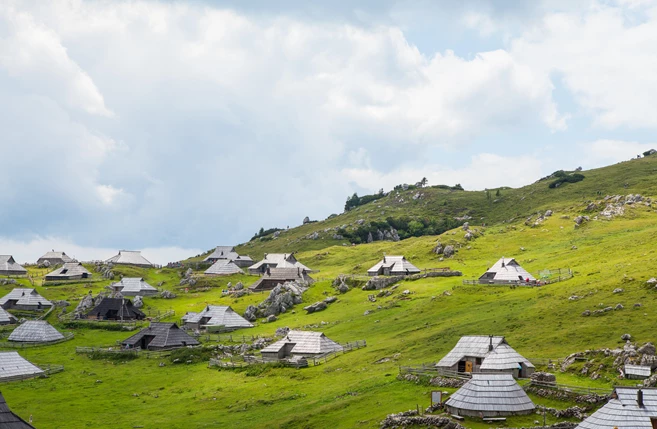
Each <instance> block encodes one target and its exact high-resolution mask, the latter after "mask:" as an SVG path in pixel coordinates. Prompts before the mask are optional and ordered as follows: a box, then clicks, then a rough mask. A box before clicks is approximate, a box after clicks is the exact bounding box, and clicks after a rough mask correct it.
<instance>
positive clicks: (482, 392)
mask: <svg viewBox="0 0 657 429" xmlns="http://www.w3.org/2000/svg"><path fill="white" fill-rule="evenodd" d="M445 406H446V407H452V408H455V409H457V410H464V411H470V412H481V413H483V414H484V416H486V415H487V414H488V415H490V414H494V413H500V412H502V413H526V412H531V411H533V410H534V409H535V408H536V406H535V405H534V403H533V402H532V400H531V399H529V396H527V393H525V391H524V390H523V389H522V387H520V385H519V384H518V383H517V382H516V380H514V378H513V376H512V375H511V374H483V373H476V374H472V379H470V380H468V382H467V383H465V384H464V385H463V387H461V388H460V389H459V390H457V391H456V392H454V393H453V394H452V396H450V397H449V399H448V400H447V401H446V402H445ZM450 411H451V410H450Z"/></svg>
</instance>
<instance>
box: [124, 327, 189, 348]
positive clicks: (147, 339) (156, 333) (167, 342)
mask: <svg viewBox="0 0 657 429" xmlns="http://www.w3.org/2000/svg"><path fill="white" fill-rule="evenodd" d="M121 344H123V346H124V347H126V348H130V349H136V348H139V349H142V350H171V349H177V348H180V347H187V346H197V345H199V344H200V343H199V342H198V341H197V340H196V339H195V338H194V337H192V336H190V335H188V334H187V333H186V332H185V331H183V330H182V329H180V328H179V327H178V325H176V324H175V323H155V322H153V323H151V325H150V326H149V327H148V328H144V329H142V330H141V331H139V332H138V333H137V334H135V335H133V336H132V337H130V338H128V339H127V340H125V341H123V343H121Z"/></svg>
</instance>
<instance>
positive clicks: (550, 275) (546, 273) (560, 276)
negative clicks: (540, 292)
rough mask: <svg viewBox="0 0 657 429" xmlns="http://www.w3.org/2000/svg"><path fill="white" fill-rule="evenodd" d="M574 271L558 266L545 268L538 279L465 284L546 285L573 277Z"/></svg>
mask: <svg viewBox="0 0 657 429" xmlns="http://www.w3.org/2000/svg"><path fill="white" fill-rule="evenodd" d="M573 275H574V274H573V271H572V270H571V269H570V268H556V269H550V270H543V271H541V272H540V273H539V274H538V275H536V276H535V277H536V278H537V280H531V281H529V282H526V281H524V280H520V279H518V280H511V281H494V280H487V279H474V280H463V284H464V285H485V286H526V287H535V286H545V285H549V284H552V283H557V282H562V281H564V280H568V279H571V278H573Z"/></svg>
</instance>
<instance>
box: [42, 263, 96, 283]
mask: <svg viewBox="0 0 657 429" xmlns="http://www.w3.org/2000/svg"><path fill="white" fill-rule="evenodd" d="M91 276H92V274H91V273H90V272H89V270H87V269H86V268H85V267H84V266H82V263H80V262H66V263H65V264H64V265H62V266H61V267H59V268H57V269H56V270H55V271H53V272H51V273H48V274H46V281H57V280H81V279H88V278H90V277H91Z"/></svg>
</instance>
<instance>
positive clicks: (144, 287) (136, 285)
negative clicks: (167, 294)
mask: <svg viewBox="0 0 657 429" xmlns="http://www.w3.org/2000/svg"><path fill="white" fill-rule="evenodd" d="M110 287H111V288H112V290H113V291H114V292H120V293H121V295H123V296H137V295H139V296H153V295H157V289H156V288H154V287H153V286H151V285H149V284H148V283H147V282H146V280H144V279H143V278H142V277H123V278H122V279H121V280H120V281H118V282H114V283H112V284H111V285H110Z"/></svg>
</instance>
